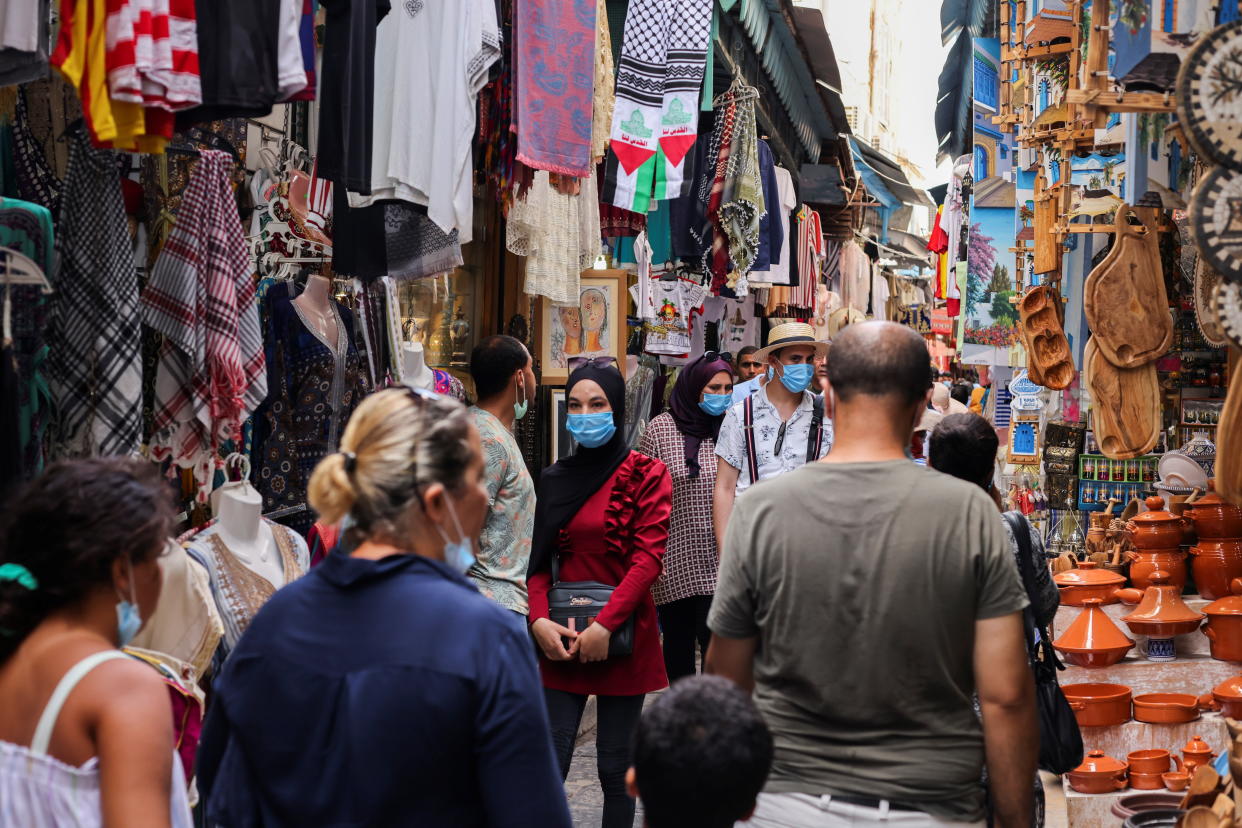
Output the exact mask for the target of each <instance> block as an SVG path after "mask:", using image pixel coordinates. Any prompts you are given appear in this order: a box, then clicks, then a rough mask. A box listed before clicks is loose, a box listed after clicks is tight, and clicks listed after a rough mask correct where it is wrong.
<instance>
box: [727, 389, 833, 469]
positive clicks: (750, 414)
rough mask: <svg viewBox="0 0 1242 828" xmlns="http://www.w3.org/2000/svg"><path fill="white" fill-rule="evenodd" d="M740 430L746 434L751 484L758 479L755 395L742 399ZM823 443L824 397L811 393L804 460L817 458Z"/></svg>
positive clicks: (808, 461)
mask: <svg viewBox="0 0 1242 828" xmlns="http://www.w3.org/2000/svg"><path fill="white" fill-rule="evenodd" d="M742 432H743V433H744V434H745V435H746V466H747V469H748V470H749V472H750V483H751V485H752V486H753V485H754V484H755V483H757V482H758V481H759V452H758V450H757V449H756V448H755V395H754V394H751V395H749V396H748V397H746V399H745V400H743V401H742ZM823 445H824V398H823V397H820V396H816V395H814V394H812V395H811V430H810V432H808V433H807V435H806V462H807V463H811V462H813V461H815V460H818V459H819V452H820V450H821V449H822V448H823Z"/></svg>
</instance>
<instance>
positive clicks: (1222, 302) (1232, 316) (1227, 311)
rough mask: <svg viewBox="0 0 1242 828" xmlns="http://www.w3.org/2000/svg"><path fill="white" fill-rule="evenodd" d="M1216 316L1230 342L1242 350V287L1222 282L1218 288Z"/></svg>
mask: <svg viewBox="0 0 1242 828" xmlns="http://www.w3.org/2000/svg"><path fill="white" fill-rule="evenodd" d="M1216 316H1217V318H1218V319H1220V326H1221V328H1222V329H1224V331H1225V336H1226V337H1228V338H1229V341H1230V342H1232V343H1233V344H1234V345H1236V346H1238V347H1239V348H1242V285H1239V284H1237V283H1233V284H1230V283H1229V282H1221V283H1220V285H1218V286H1217V288H1216Z"/></svg>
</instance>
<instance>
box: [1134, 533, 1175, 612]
mask: <svg viewBox="0 0 1242 828" xmlns="http://www.w3.org/2000/svg"><path fill="white" fill-rule="evenodd" d="M1126 560H1128V561H1130V584H1131V586H1133V587H1134V588H1135V589H1138V590H1144V589H1147V588H1148V587H1149V586H1151V574H1152V573H1153V572H1167V573H1169V583H1171V584H1173V585H1174V586H1177V587H1178V588H1181V587H1184V586H1186V553H1185V552H1183V551H1182V550H1181V549H1179V548H1177V547H1176V546H1174V547H1173V548H1172V549H1131V550H1130V551H1128V552H1126ZM1122 600H1123V601H1124V600H1125V598H1124V597H1123V598H1122Z"/></svg>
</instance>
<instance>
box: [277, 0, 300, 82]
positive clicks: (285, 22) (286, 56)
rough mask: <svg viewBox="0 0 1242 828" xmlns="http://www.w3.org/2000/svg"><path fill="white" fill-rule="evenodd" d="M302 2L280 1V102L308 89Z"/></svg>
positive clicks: (278, 67)
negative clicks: (303, 61)
mask: <svg viewBox="0 0 1242 828" xmlns="http://www.w3.org/2000/svg"><path fill="white" fill-rule="evenodd" d="M301 34H302V0H280V31H279V33H278V40H277V46H276V67H277V75H278V76H279V81H278V85H279V86H280V92H279V93H278V96H279V99H280V100H282V101H283V100H286V99H287V98H288V97H289V96H290V95H296V94H297V93H299V92H301V91H302V90H303V89H305V88H306V69H305V68H303V65H302V37H301Z"/></svg>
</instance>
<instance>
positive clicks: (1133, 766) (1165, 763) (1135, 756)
mask: <svg viewBox="0 0 1242 828" xmlns="http://www.w3.org/2000/svg"><path fill="white" fill-rule="evenodd" d="M1170 756H1171V754H1170V753H1169V752H1168V751H1167V750H1165V749H1164V748H1148V749H1147V750H1132V751H1130V752H1129V753H1128V754H1126V763H1127V764H1128V765H1129V766H1130V773H1164V772H1165V771H1167V770H1168V769H1169V757H1170Z"/></svg>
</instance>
